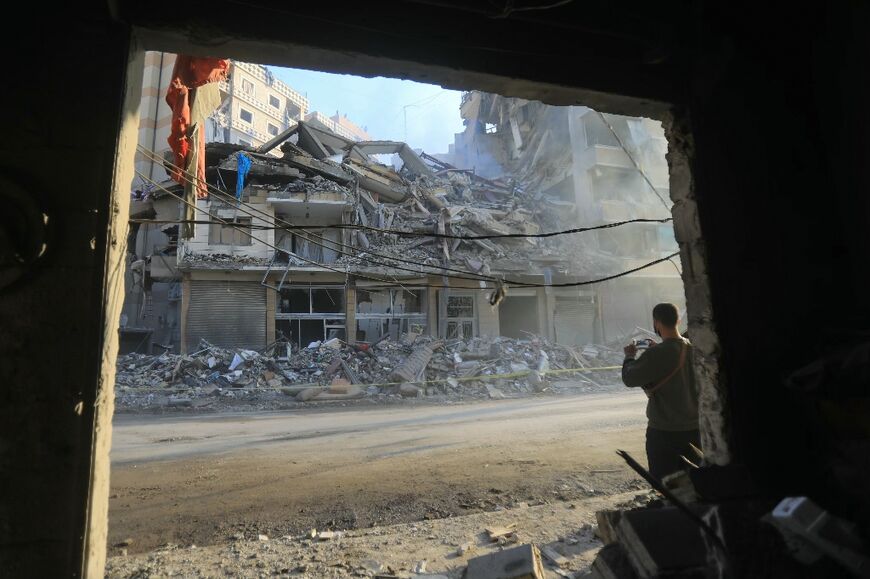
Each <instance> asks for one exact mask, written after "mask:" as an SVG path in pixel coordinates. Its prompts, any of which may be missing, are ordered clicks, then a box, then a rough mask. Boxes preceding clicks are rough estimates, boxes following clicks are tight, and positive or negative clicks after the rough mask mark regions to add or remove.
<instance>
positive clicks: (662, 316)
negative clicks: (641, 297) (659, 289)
mask: <svg viewBox="0 0 870 579" xmlns="http://www.w3.org/2000/svg"><path fill="white" fill-rule="evenodd" d="M679 317H680V310H679V309H677V306H675V305H674V304H667V303H665V304H658V305H656V307H654V308H653V319H654V320H657V321H659V322H661V323H663V324H664V325H665V326H667V327H669V328H675V327H676V326H677V320H678V319H679Z"/></svg>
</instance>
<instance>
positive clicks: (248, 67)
mask: <svg viewBox="0 0 870 579" xmlns="http://www.w3.org/2000/svg"><path fill="white" fill-rule="evenodd" d="M233 64H235V65H236V66H238V67H239V68H241V69H242V70H244V71H245V72H247V73H248V74H250V75H252V76H255V77H256V78H257V79H259V80H260V81H262V82H264V83H265V84H266V85H267V86H270V87H271V88H273V89H274V90H275V91H276V92H278V94H281V95H283V96H285V97H286V98H287V99H288V100H289V101H290V102H292V103H294V104H295V105H296V106H298V107H299V108H300V109H302V112H303V113H304V112H305V111H307V110H308V99H307V98H305V97H304V96H302V95H301V94H299V93H298V92H296V91H294V90H293V89H291V88H290V87H289V86H287V85H286V84H284V83H283V82H281V81H280V80H278V79H275V80H273V82H272V84H271V85H270V84H269V82H268V80H267V79H266V73H265V72H263V68H262V67H260V66H259V65H256V64H250V63H247V62H238V61H233Z"/></svg>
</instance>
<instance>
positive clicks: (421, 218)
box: [121, 64, 684, 352]
mask: <svg viewBox="0 0 870 579" xmlns="http://www.w3.org/2000/svg"><path fill="white" fill-rule="evenodd" d="M246 66H247V65H246ZM239 70H241V71H242V72H244V73H247V72H249V71H248V70H247V68H240V66H239V65H238V64H236V65H234V66H233V69H232V71H231V75H230V82H229V83H227V82H222V83H220V89H221V91H222V97H223V105H222V106H221V107H220V108H219V109H218V110H217V112H216V113H215V115H212V116H211V117H210V121H211V120H213V119H214V118H218V119H220V118H221V115H222V114H223V111H226V110H230V111H232V110H234V109H233V108H232V105H230V106H229V107H228V106H227V101H228V100H229V97H230V96H232V95H235V94H236V91H235V89H234V88H233V87H234V86H235V84H236V83H237V82H239V77H240V73H239ZM256 70H267V69H265V67H259V68H257V69H256ZM234 78H235V80H233V79H234ZM265 78H266V75H264V76H263V78H260V81H261V84H260V85H257V86H256V87H255V89H254V91H255V93H256V92H257V91H258V89H261V88H262V87H265V86H270V85H269V84H268V83H267V82H266V81H265ZM248 82H249V83H250V82H252V81H248ZM277 82H280V81H276V80H274V79H273V80H272V85H271V86H274V85H275V83H277ZM241 83H242V84H244V78H243V79H242V80H241ZM241 93H242V94H248V95H249V93H247V92H246V91H244V90H243V91H241ZM240 98H242V99H243V98H244V97H240ZM230 102H231V101H230ZM242 102H244V101H242ZM287 106H289V103H288V105H287ZM242 110H243V109H242V108H241V106H240V107H239V111H242ZM461 112H462V116H463V118H464V120H465V124H466V131H465V132H464V133H460V134H459V135H457V136H456V145H455V146H453V147H452V150H451V153H449V154H448V155H427V154H426V153H423V152H419V153H418V152H415V151H413V150H412V149H411V148H410V147H409V146H408V145H406V144H404V143H399V142H386V141H371V140H368V141H361V140H359V139H360V135H363V136H365V133H364V132H360V131H355V132H350V131H347V130H342V131H339V130H338V122H337V121H336V123H333V124H335V125H336V126H335V127H331V126H330V125H328V124H327V123H326V121H327V120H329V117H324V116H323V115H320V116H319V117H313V116H312V115H310V114H308V115H307V116H306V115H305V114H304V108H303V109H302V110H301V111H299V112H298V114H297V118H295V119H288V122H287V123H286V126H284V127H283V129H282V130H281V131H280V132H277V131H274V130H270V131H269V135H268V136H270V137H271V138H270V139H269V140H265V139H266V136H267V135H265V134H263V135H258V136H259V137H260V138H259V139H258V140H256V141H249V140H246V139H241V138H236V139H233V138H229V139H228V142H227V141H226V140H225V142H209V143H208V144H207V145H206V148H205V163H204V164H205V179H206V181H207V184H208V185H207V191H204V192H203V193H204V194H203V195H202V196H201V197H202V198H199V199H196V201H195V204H196V209H195V210H194V209H193V207H192V206H186V205H185V203H184V202H183V200H184V199H185V195H186V193H185V189H187V190H188V193H187V194H189V190H190V187H189V186H188V187H185V183H184V182H183V180H182V183H177V182H175V181H172V180H167V179H166V178H165V177H164V175H166V174H167V173H170V172H172V169H173V168H172V166H171V161H168V160H167V161H165V162H164V160H163V158H162V157H159V158H158V157H157V153H156V152H155V151H154V149H149V148H148V147H147V145H146V146H143V145H142V139H141V136H140V153H142V152H143V151H145V153H144V156H145V160H146V161H149V162H150V163H151V164H150V166H149V167H148V168H149V170H150V171H151V172H152V174H155V175H157V174H159V175H160V176H161V177H162V178H160V179H146V180H145V181H147V183H145V184H146V185H147V193H144V194H143V193H142V192H138V193H134V200H133V204H132V209H131V218H132V222H131V225H132V227H131V240H130V243H129V247H130V248H135V253H134V255H133V256H132V257H131V265H130V267H129V271H128V295H127V304H126V307H125V317H122V328H121V335H122V338H126V345H125V346H124V348H123V349H124V350H127V351H130V350H138V351H154V350H155V349H156V350H157V351H160V350H161V349H165V350H172V351H182V352H184V351H195V350H196V349H197V347H198V345H199V343H200V341H201V340H203V339H205V340H207V341H209V342H210V343H214V344H216V345H221V346H227V347H245V348H258V347H262V346H265V345H267V344H270V343H272V342H274V341H275V340H280V339H287V340H288V341H289V342H290V343H291V344H292V346H293V347H294V348H299V347H305V346H307V345H308V344H310V343H312V342H316V341H323V340H329V339H331V338H334V337H337V338H340V339H342V340H345V341H347V342H349V343H354V342H357V341H363V342H369V343H371V342H375V341H377V340H379V339H381V338H383V337H384V336H391V337H392V338H394V339H396V338H398V337H399V336H401V334H403V333H414V334H428V335H431V336H436V337H442V338H447V339H455V338H461V339H468V338H471V337H475V336H498V335H502V336H507V337H513V338H528V337H530V336H531V335H541V336H544V337H546V338H548V339H550V340H552V341H555V342H558V343H562V344H577V345H583V344H588V343H592V342H598V343H603V342H605V341H608V340H612V339H613V338H614V337H617V336H619V335H622V334H625V333H629V332H631V331H632V330H634V328H635V327H636V326H638V325H642V326H645V325H648V323H649V322H648V319H647V318H648V317H649V311H650V309H651V306H652V304H653V303H655V302H657V301H663V300H668V301H673V302H675V303H678V304H680V306H682V304H683V301H684V300H683V296H682V285H681V282H680V278H679V274H678V273H677V271H676V268H675V267H674V266H673V265H672V264H670V263H664V262H663V263H660V264H657V265H655V266H653V267H650V268H647V269H644V270H641V271H639V272H638V273H637V274H634V275H633V276H632V277H629V278H621V279H619V280H615V281H613V282H608V283H605V284H590V285H584V284H583V282H585V281H587V280H591V279H597V278H601V277H607V276H610V275H614V274H617V273H621V272H623V271H626V270H630V269H633V268H635V267H638V266H640V265H644V264H646V263H648V262H650V261H652V260H654V259H656V258H660V257H662V256H663V255H666V254H668V253H672V252H673V251H675V242H674V240H673V232H672V228H671V225H670V223H667V222H665V223H656V224H652V225H650V226H647V224H631V225H628V226H625V227H618V228H613V229H605V230H601V231H594V232H587V233H583V234H574V235H560V236H554V237H548V238H535V237H528V236H529V235H535V234H539V233H544V232H554V231H562V230H566V229H571V228H576V227H578V226H580V227H582V226H586V225H600V224H602V223H610V222H616V221H622V220H628V219H634V218H639V217H640V218H643V217H647V218H651V219H661V218H662V217H663V216H667V215H669V206H662V203H663V199H666V198H667V191H666V189H667V165H666V162H665V160H664V153H665V150H666V143H665V141H664V138H663V135H662V133H661V128H660V126H658V125H657V124H656V123H652V122H651V121H646V120H643V119H627V118H622V117H609V116H608V119H609V120H605V119H603V118H602V117H601V116H600V115H598V114H597V113H595V112H594V111H592V110H590V109H584V108H582V107H548V106H545V105H542V104H540V103H536V102H529V101H521V100H518V99H504V98H501V97H498V96H496V95H489V94H485V93H478V92H472V93H466V94H465V96H464V98H463V104H462V111H461ZM337 116H338V115H337ZM321 117H322V118H321ZM302 119H308V120H302ZM341 119H342V118H341V117H339V120H341ZM333 120H334V119H333ZM291 121H292V122H291ZM344 124H345V125H347V124H348V122H347V121H345V123H344ZM230 126H235V125H232V124H231V125H230ZM620 133H622V134H620ZM216 136H220V132H215V131H211V132H208V131H207V139H206V140H210V139H212V138H214V137H216ZM164 142H165V139H164ZM581 144H586V146H581ZM638 163H641V165H639V166H638ZM640 167H642V168H643V170H641V168H640ZM647 180H652V182H653V183H657V184H656V185H655V186H654V185H652V184H651V183H647V182H646V181H647ZM188 185H189V184H188ZM645 185H646V186H648V187H653V188H654V190H653V192H650V191H648V190H646V189H644V186H645ZM659 187H661V188H662V189H663V191H662V189H659ZM655 190H658V194H660V195H661V197H662V199H657V196H656V194H655ZM188 198H189V199H192V196H191V197H188ZM657 204H658V205H657ZM666 209H667V210H666ZM181 217H183V219H181ZM179 220H180V221H182V222H183V223H179ZM427 234H429V235H427ZM511 234H521V235H525V236H526V237H515V238H511V237H507V238H505V237H495V238H493V237H492V236H504V235H511ZM439 235H440V236H443V237H438V236H439ZM155 237H157V238H159V239H161V240H162V242H163V243H162V244H161V245H157V244H155V242H154V241H153V239H154V238H155ZM149 239H150V240H152V241H149ZM504 288H506V291H505V289H504ZM496 295H497V297H496ZM493 302H497V303H496V304H495V305H493ZM136 315H138V316H139V317H138V320H139V321H140V323H141V321H142V320H143V319H144V318H147V319H148V320H150V321H147V320H146V322H145V323H141V324H140V325H142V326H145V327H144V328H142V329H139V328H138V327H137V325H136V324H130V323H129V320H130V319H132V318H133V316H136ZM125 321H127V324H126V327H125V324H124V322H125Z"/></svg>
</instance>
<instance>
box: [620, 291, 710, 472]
mask: <svg viewBox="0 0 870 579" xmlns="http://www.w3.org/2000/svg"><path fill="white" fill-rule="evenodd" d="M679 323H680V315H679V310H678V309H677V306H675V305H674V304H668V303H663V304H658V305H657V306H656V307H655V308H653V329H654V330H655V332H656V334H657V335H658V336H660V337H661V338H662V342H661V343H658V344H653V345H651V346H650V347H649V349H648V350H647V351H646V352H645V353H644V354H643V355H642V356H641V357H640V358H638V359H636V356H637V350H638V347H637V344H629V345H628V346H626V347H625V348H624V352H625V361H623V363H622V381H623V383H624V384H625V385H626V386H629V387H640V388H643V390H644V392H645V393H646V395H647V397H648V398H649V400H648V401H647V407H646V415H647V419H648V420H649V424H648V426H647V430H646V455H647V461H648V463H649V470H650V474H651V475H652V476H653V477H655V478H657V479H659V480H661V479H662V477H664V476H666V475H668V474H671V473H672V472H676V471H678V470H683V469H685V468H686V464H685V462H683V460H682V459H681V458H680V456H681V455H683V456H692V454H691V449H690V447H689V444H693V445H695V446H696V447H698V448H700V447H701V441H700V433H699V431H698V390H697V387H696V386H695V376H694V374H693V372H692V345H691V343H689V341H688V340H687V339H685V338H684V337H683V336H681V335H680V331H679V329H678V326H679Z"/></svg>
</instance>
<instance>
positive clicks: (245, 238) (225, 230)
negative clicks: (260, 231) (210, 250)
mask: <svg viewBox="0 0 870 579" xmlns="http://www.w3.org/2000/svg"><path fill="white" fill-rule="evenodd" d="M223 221H226V222H227V223H226V224H224V223H211V224H210V225H209V226H208V243H209V245H251V218H250V217H238V218H236V219H224V220H223Z"/></svg>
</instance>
